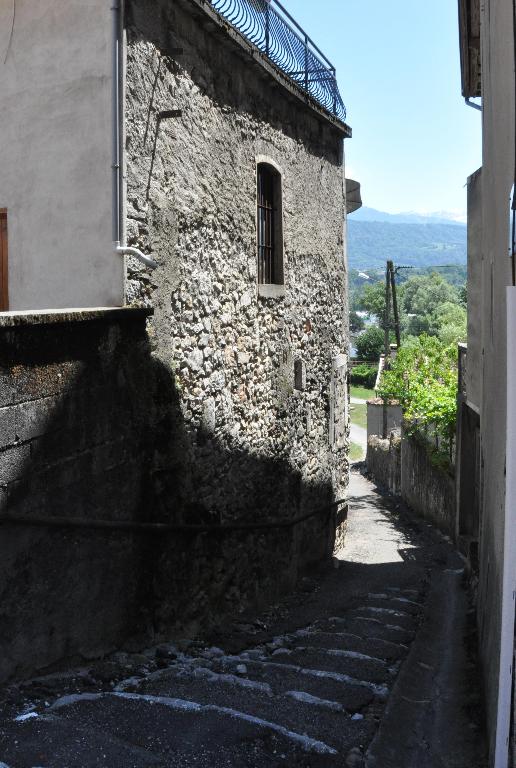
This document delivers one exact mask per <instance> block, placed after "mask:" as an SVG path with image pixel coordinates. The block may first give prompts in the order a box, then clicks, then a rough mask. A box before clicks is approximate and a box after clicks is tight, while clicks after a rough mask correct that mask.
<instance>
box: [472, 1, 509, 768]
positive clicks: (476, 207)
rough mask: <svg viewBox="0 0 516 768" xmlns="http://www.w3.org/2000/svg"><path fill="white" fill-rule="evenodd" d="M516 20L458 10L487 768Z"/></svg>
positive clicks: (496, 720)
mask: <svg viewBox="0 0 516 768" xmlns="http://www.w3.org/2000/svg"><path fill="white" fill-rule="evenodd" d="M513 14H514V8H513V4H512V3H511V2H509V0H503V2H492V1H491V0H487V2H485V3H483V4H481V3H479V2H477V0H461V2H460V4H459V20H460V36H461V65H462V92H463V95H464V97H465V98H466V101H467V102H469V103H471V102H470V100H471V99H472V98H476V97H481V105H480V104H478V103H477V104H476V106H477V107H480V106H481V113H480V112H479V119H481V120H482V168H481V169H480V170H478V171H476V172H475V173H473V174H472V176H470V178H469V180H468V230H469V233H468V347H467V356H466V361H465V366H463V376H462V392H461V395H460V398H459V400H460V405H461V423H462V437H461V449H460V450H461V453H460V465H461V466H460V478H461V480H460V483H459V485H458V495H459V515H458V534H459V536H463V537H465V538H466V539H467V541H468V548H469V553H470V559H472V561H473V562H472V565H473V567H474V570H475V572H476V573H478V627H479V642H480V653H481V661H482V670H483V678H484V689H485V692H486V709H487V722H488V732H489V743H490V765H492V766H496V768H505V767H506V766H507V765H513V764H514V762H513V760H514V749H513V741H514V729H513V727H512V725H511V720H512V714H511V709H512V689H513V678H514V664H513V656H514V596H515V588H516V572H515V563H516V559H515V544H516V529H515V523H516V519H515V507H514V472H515V452H514V446H515V441H516V431H515V426H516V424H515V422H514V406H513V389H514V376H515V373H516V371H515V370H514V351H513V350H514V342H515V330H516V325H515V321H516V317H515V315H514V295H515V291H516V288H515V287H514V285H515V282H516V281H515V276H514V255H513V254H514V239H513V238H514V221H513V215H512V211H511V205H513V204H514V187H513V185H514V180H515V177H514V174H515V172H514V160H515V158H514V141H515V140H514V136H515V123H514V110H515V97H514V93H515V91H514V44H515V33H514V29H515V27H514V24H513ZM511 229H512V230H513V232H512V235H510V232H511ZM462 357H464V353H462ZM468 473H469V477H468ZM472 545H473V546H472ZM477 552H478V565H477V563H476V561H477V554H476V553H477ZM472 554H473V557H472V558H471V555H472Z"/></svg>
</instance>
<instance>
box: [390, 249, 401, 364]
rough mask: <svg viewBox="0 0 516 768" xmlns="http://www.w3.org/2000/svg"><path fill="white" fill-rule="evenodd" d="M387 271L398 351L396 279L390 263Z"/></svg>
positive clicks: (398, 330) (398, 322) (399, 344)
mask: <svg viewBox="0 0 516 768" xmlns="http://www.w3.org/2000/svg"><path fill="white" fill-rule="evenodd" d="M387 270H388V272H389V273H390V281H391V290H392V309H393V312H394V332H395V333H396V344H397V346H398V349H399V348H400V347H401V334H400V316H399V312H398V298H397V295H396V278H395V271H394V264H393V262H392V261H388V262H387Z"/></svg>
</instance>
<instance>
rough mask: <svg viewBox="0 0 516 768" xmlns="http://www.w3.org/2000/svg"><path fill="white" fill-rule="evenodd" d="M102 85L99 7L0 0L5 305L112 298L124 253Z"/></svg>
mask: <svg viewBox="0 0 516 768" xmlns="http://www.w3.org/2000/svg"><path fill="white" fill-rule="evenodd" d="M14 10H15V11H16V13H15V16H14V23H13V11H14ZM11 29H12V34H11ZM111 85H112V77H111V11H110V4H109V3H105V2H103V0H87V1H85V2H83V1H80V0H39V1H38V2H37V3H34V2H33V1H32V0H16V3H15V4H13V2H12V0H0V208H2V207H4V208H7V209H8V232H9V295H10V309H13V310H21V309H37V308H62V307H87V306H118V305H121V304H123V259H121V258H120V257H119V256H115V255H114V254H113V253H112V245H111V241H112V233H111Z"/></svg>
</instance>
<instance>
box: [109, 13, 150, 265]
mask: <svg viewBox="0 0 516 768" xmlns="http://www.w3.org/2000/svg"><path fill="white" fill-rule="evenodd" d="M111 14H112V52H113V63H112V77H113V88H112V147H111V152H112V155H111V156H112V162H111V186H112V205H111V207H112V232H113V235H112V236H113V250H114V252H115V254H117V255H119V256H125V255H130V256H135V257H136V258H137V259H138V260H139V261H141V262H142V263H143V264H145V266H147V267H149V268H150V269H156V267H157V266H158V265H157V264H156V262H155V261H154V259H151V257H150V256H146V255H145V254H144V253H142V251H140V250H139V248H133V247H130V246H128V245H126V244H125V243H121V242H120V241H121V231H122V199H123V196H122V195H123V192H122V165H121V163H122V142H121V137H122V108H121V93H122V88H121V72H122V66H121V62H122V55H121V54H122V14H121V3H120V0H112V5H111Z"/></svg>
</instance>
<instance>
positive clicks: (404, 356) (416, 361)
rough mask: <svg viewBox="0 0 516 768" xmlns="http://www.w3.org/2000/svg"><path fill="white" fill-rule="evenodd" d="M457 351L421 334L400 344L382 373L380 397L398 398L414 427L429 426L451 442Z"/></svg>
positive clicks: (455, 414) (455, 412) (454, 409)
mask: <svg viewBox="0 0 516 768" xmlns="http://www.w3.org/2000/svg"><path fill="white" fill-rule="evenodd" d="M457 378H458V371H457V351H456V349H455V346H454V345H452V346H446V345H445V344H443V343H442V342H441V341H440V340H439V339H437V338H436V337H435V336H426V335H422V336H419V337H417V338H413V339H411V340H410V342H408V343H407V344H405V345H404V346H402V347H401V349H400V350H399V351H398V354H397V356H396V359H395V360H394V361H393V363H392V364H391V367H390V368H389V370H387V371H385V372H384V373H383V375H382V380H381V382H380V388H379V391H378V394H379V396H380V397H383V398H388V399H395V400H399V402H400V404H401V406H402V408H403V415H404V418H405V420H406V421H407V422H409V423H410V424H411V425H412V427H413V428H414V429H418V428H423V429H426V428H428V427H432V429H433V430H434V431H435V432H436V433H437V434H438V435H440V436H441V437H442V438H443V439H444V440H446V441H447V443H448V445H449V446H450V450H451V445H452V442H453V436H454V433H455V423H456V418H457Z"/></svg>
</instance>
